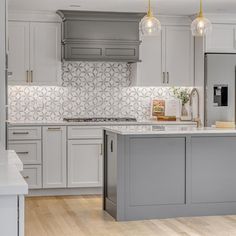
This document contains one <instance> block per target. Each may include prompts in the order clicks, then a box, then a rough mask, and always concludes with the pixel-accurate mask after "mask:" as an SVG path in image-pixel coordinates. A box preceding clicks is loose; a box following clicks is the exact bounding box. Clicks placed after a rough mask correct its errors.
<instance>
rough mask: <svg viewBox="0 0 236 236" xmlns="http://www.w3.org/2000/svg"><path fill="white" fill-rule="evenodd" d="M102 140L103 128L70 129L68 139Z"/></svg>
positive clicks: (74, 127) (75, 127) (76, 127)
mask: <svg viewBox="0 0 236 236" xmlns="http://www.w3.org/2000/svg"><path fill="white" fill-rule="evenodd" d="M87 138H91V139H102V128H101V127H88V126H85V127H82V126H80V127H78V126H72V127H69V128H68V139H87Z"/></svg>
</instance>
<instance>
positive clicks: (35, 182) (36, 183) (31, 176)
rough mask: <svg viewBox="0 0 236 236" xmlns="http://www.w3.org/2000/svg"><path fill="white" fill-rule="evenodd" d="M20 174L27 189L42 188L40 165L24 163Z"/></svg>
mask: <svg viewBox="0 0 236 236" xmlns="http://www.w3.org/2000/svg"><path fill="white" fill-rule="evenodd" d="M22 176H23V178H24V179H25V181H26V182H27V184H28V185H29V189H40V188H42V169H41V166H40V165H25V166H24V170H23V171H22Z"/></svg>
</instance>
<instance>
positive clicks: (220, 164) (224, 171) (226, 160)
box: [191, 137, 236, 203]
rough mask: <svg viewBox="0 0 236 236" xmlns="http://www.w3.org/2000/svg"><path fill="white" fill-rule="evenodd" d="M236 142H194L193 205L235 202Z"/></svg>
mask: <svg viewBox="0 0 236 236" xmlns="http://www.w3.org/2000/svg"><path fill="white" fill-rule="evenodd" d="M235 143H236V138H235V137H193V138H192V176H191V179H192V191H191V192H192V202H193V203H230V202H231V203H232V202H236V189H235V185H236V172H235V166H236V158H235V152H236V147H235Z"/></svg>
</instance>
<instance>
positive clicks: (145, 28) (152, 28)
mask: <svg viewBox="0 0 236 236" xmlns="http://www.w3.org/2000/svg"><path fill="white" fill-rule="evenodd" d="M140 31H141V33H142V35H146V36H155V35H158V34H159V33H160V31H161V23H160V21H159V20H158V19H157V18H156V17H154V16H153V12H152V10H151V0H148V12H147V15H146V16H144V18H143V19H142V20H141V22H140Z"/></svg>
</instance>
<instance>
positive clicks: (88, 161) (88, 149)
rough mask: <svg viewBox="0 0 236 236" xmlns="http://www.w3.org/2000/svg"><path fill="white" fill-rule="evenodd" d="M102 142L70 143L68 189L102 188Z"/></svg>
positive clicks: (79, 141)
mask: <svg viewBox="0 0 236 236" xmlns="http://www.w3.org/2000/svg"><path fill="white" fill-rule="evenodd" d="M102 163H103V162H102V140H101V139H86V140H69V141H68V187H70V188H75V187H101V186H102Z"/></svg>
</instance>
